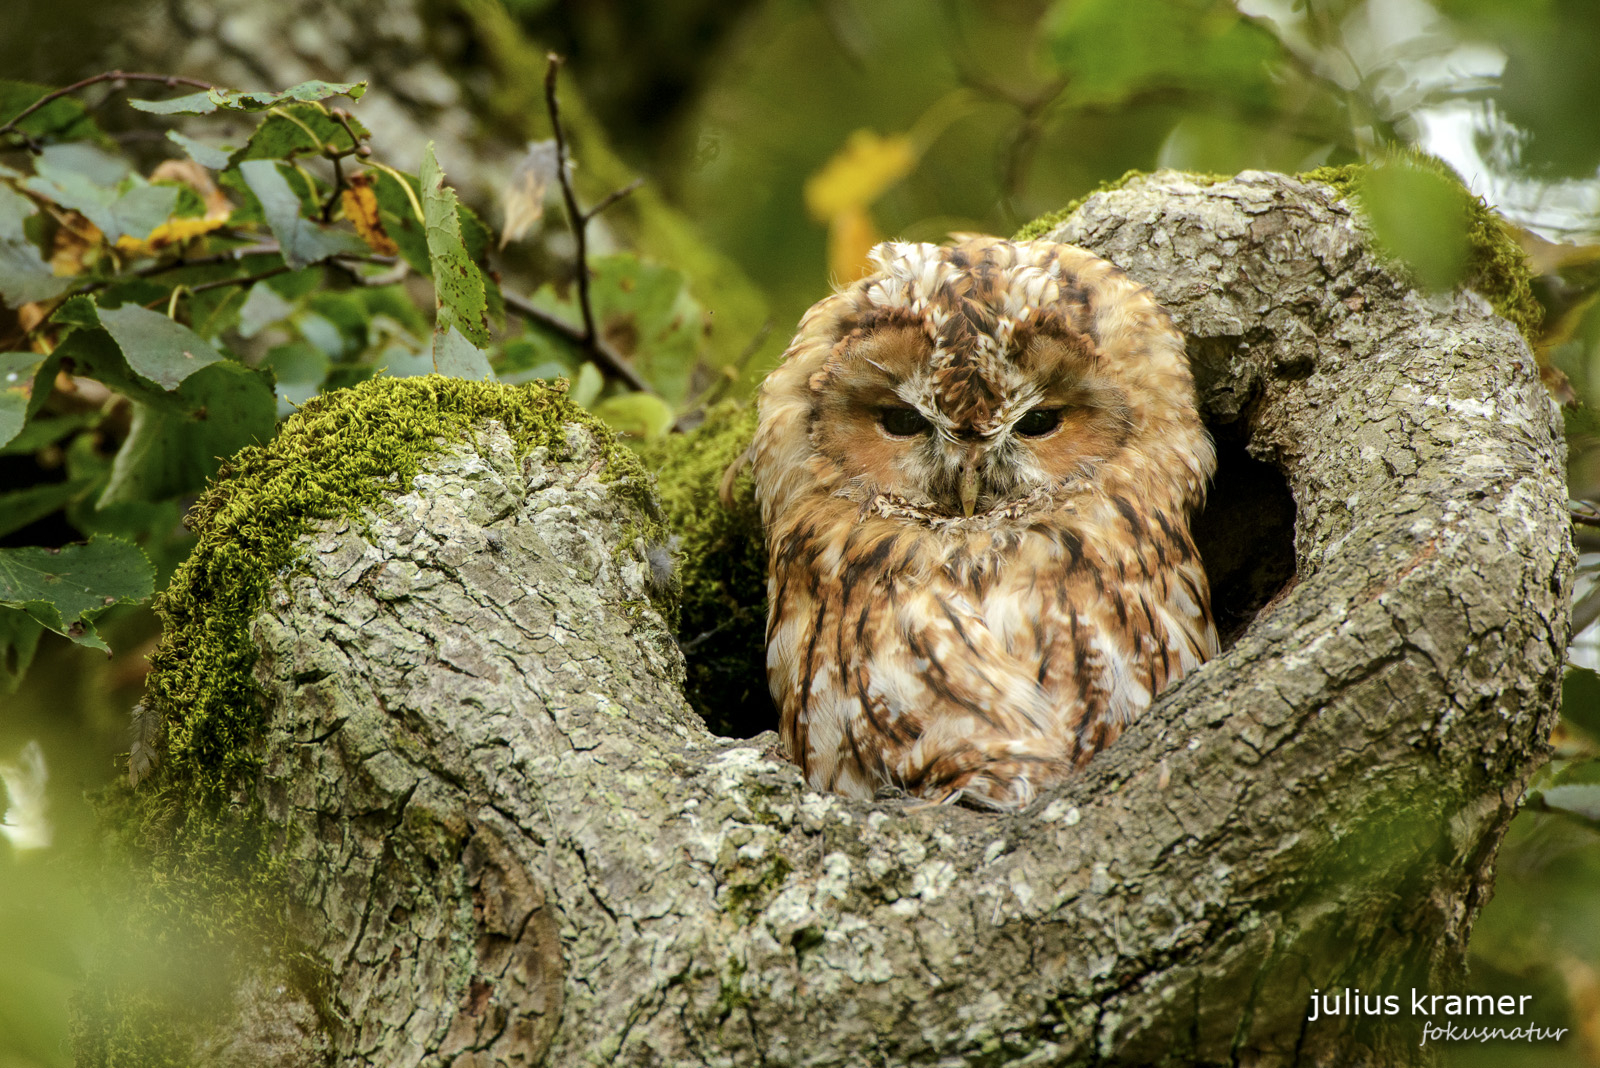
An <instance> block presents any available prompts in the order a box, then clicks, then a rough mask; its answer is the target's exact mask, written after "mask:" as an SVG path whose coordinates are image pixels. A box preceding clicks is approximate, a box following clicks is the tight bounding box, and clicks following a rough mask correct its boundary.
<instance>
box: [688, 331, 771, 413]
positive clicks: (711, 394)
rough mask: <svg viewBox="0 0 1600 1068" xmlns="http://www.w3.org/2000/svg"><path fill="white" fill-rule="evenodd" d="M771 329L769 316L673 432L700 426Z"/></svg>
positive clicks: (757, 350)
mask: <svg viewBox="0 0 1600 1068" xmlns="http://www.w3.org/2000/svg"><path fill="white" fill-rule="evenodd" d="M772 327H773V320H772V316H770V315H769V316H767V318H766V320H765V321H763V322H762V324H761V329H759V330H757V331H756V333H755V336H754V337H752V338H751V339H750V342H749V344H747V345H745V347H744V349H743V350H741V351H740V353H739V355H737V356H735V357H734V358H733V360H732V361H731V362H730V363H726V364H724V365H723V366H722V367H721V368H720V369H719V373H718V374H717V380H716V381H715V382H713V383H711V385H710V386H708V387H706V391H705V392H704V393H702V394H700V396H699V397H698V398H696V399H695V400H694V401H693V402H692V403H691V404H690V405H689V408H688V410H687V411H685V412H684V413H683V414H682V415H680V416H678V418H677V419H676V420H674V421H673V424H672V429H673V430H676V431H677V432H678V433H680V434H682V433H686V432H688V431H690V430H693V429H694V428H695V427H696V426H699V425H700V418H701V417H703V416H704V415H705V410H706V409H707V408H709V407H711V406H712V405H713V404H716V403H717V402H718V401H720V400H721V399H722V398H723V396H724V395H725V394H726V393H727V392H728V390H730V389H732V388H733V384H734V383H735V382H737V381H739V378H740V376H742V375H743V374H744V369H745V366H746V365H747V364H749V362H750V359H751V357H753V356H755V354H756V353H757V352H759V351H760V350H761V346H762V344H763V343H764V342H765V341H766V340H767V335H769V334H771V333H772Z"/></svg>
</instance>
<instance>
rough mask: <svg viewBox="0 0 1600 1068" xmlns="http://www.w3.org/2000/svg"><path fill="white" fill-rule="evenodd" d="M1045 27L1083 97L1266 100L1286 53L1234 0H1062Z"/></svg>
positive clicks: (1071, 85)
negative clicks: (1167, 93)
mask: <svg viewBox="0 0 1600 1068" xmlns="http://www.w3.org/2000/svg"><path fill="white" fill-rule="evenodd" d="M1040 32H1041V34H1042V35H1043V39H1044V42H1045V50H1046V54H1047V56H1048V58H1049V59H1051V60H1053V61H1054V63H1055V64H1056V66H1057V67H1058V68H1059V69H1060V70H1061V72H1062V73H1063V74H1064V75H1066V76H1067V77H1068V78H1069V82H1068V97H1069V99H1070V100H1071V101H1072V102H1073V103H1076V104H1080V105H1083V104H1097V105H1105V104H1114V103H1120V102H1123V101H1125V100H1127V99H1129V98H1130V97H1132V96H1134V95H1136V94H1138V93H1142V92H1150V91H1155V90H1174V89H1176V90H1180V91H1189V92H1201V93H1209V94H1215V95H1221V96H1226V97H1229V98H1231V99H1233V100H1236V101H1238V102H1239V103H1241V104H1243V105H1245V106H1247V107H1264V106H1266V105H1268V104H1270V103H1271V101H1272V99H1273V97H1274V95H1275V90H1274V87H1273V81H1272V74H1273V66H1274V65H1275V64H1277V63H1280V62H1281V61H1282V60H1283V59H1284V51H1283V47H1282V45H1280V44H1279V43H1278V40H1277V38H1276V37H1274V36H1273V35H1272V34H1271V33H1270V32H1268V31H1267V30H1266V29H1264V28H1262V27H1260V26H1258V25H1256V24H1255V23H1253V22H1250V21H1249V20H1247V19H1245V18H1244V17H1243V16H1241V15H1240V14H1239V12H1238V10H1236V9H1235V8H1234V6H1233V4H1232V3H1230V2H1229V0H1132V2H1130V0H1057V2H1056V4H1055V5H1054V6H1053V7H1052V8H1051V9H1050V11H1049V12H1048V13H1047V14H1046V15H1045V17H1044V19H1043V21H1042V22H1041V24H1040Z"/></svg>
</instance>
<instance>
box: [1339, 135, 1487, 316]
mask: <svg viewBox="0 0 1600 1068" xmlns="http://www.w3.org/2000/svg"><path fill="white" fill-rule="evenodd" d="M1356 195H1357V197H1358V198H1359V200H1360V202H1361V207H1362V208H1363V210H1364V211H1365V212H1366V215H1367V218H1368V219H1369V220H1370V221H1371V223H1372V231H1373V234H1374V236H1376V238H1377V240H1378V245H1379V247H1380V248H1382V249H1383V250H1384V251H1385V252H1387V253H1388V254H1389V255H1391V256H1393V257H1394V258H1395V259H1398V260H1400V261H1401V262H1402V263H1404V264H1405V265H1406V266H1407V267H1409V268H1410V269H1411V270H1412V271H1413V272H1414V273H1415V274H1416V276H1417V281H1418V282H1419V283H1421V284H1422V285H1423V286H1426V287H1427V288H1429V289H1434V290H1440V289H1450V288H1452V287H1454V286H1455V285H1457V284H1458V283H1459V282H1460V281H1461V278H1462V275H1463V273H1464V272H1465V270H1466V266H1467V251H1468V249H1467V197H1468V196H1469V194H1468V193H1467V191H1466V190H1465V189H1463V188H1462V187H1461V186H1460V184H1458V183H1457V182H1455V181H1453V180H1452V179H1450V178H1448V177H1446V176H1445V175H1443V174H1441V173H1439V172H1438V171H1435V170H1433V169H1431V168H1428V167H1421V166H1418V165H1416V164H1415V163H1411V162H1408V161H1405V160H1391V161H1389V162H1388V163H1385V164H1383V165H1382V166H1376V167H1371V168H1368V169H1367V170H1366V171H1364V172H1363V173H1362V177H1361V181H1360V184H1359V186H1358V187H1357V191H1356Z"/></svg>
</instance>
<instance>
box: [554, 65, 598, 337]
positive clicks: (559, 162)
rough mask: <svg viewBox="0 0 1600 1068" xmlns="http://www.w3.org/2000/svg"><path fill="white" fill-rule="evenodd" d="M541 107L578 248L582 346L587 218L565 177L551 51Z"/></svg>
mask: <svg viewBox="0 0 1600 1068" xmlns="http://www.w3.org/2000/svg"><path fill="white" fill-rule="evenodd" d="M545 59H546V61H547V65H546V67H545V69H544V106H545V108H546V110H548V111H549V112H550V128H551V130H552V131H553V132H554V135H555V139H556V180H557V181H559V182H560V183H561V200H562V202H563V203H564V204H566V207H567V226H568V228H569V229H570V230H571V231H572V240H573V241H574V242H575V243H576V245H577V254H576V255H577V260H578V310H579V312H580V313H582V315H583V344H584V345H588V344H590V343H591V342H592V341H593V340H594V338H595V329H594V308H593V307H592V306H591V305H590V303H589V248H588V240H587V236H586V234H585V231H586V230H588V226H587V225H586V224H587V223H588V221H589V220H588V219H587V218H585V216H584V214H583V212H582V211H580V210H579V209H578V195H577V193H575V192H573V189H572V179H571V177H569V176H568V174H567V135H566V133H565V132H564V131H563V130H562V129H561V105H560V104H559V103H557V101H556V75H557V74H558V73H559V72H560V70H561V62H562V61H561V57H560V56H558V55H556V54H555V53H554V52H551V53H549V54H548V55H547V56H545Z"/></svg>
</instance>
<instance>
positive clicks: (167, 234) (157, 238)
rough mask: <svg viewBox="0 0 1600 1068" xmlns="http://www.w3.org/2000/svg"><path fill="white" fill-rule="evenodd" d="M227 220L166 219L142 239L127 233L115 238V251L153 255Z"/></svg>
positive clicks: (134, 254)
mask: <svg viewBox="0 0 1600 1068" xmlns="http://www.w3.org/2000/svg"><path fill="white" fill-rule="evenodd" d="M227 221H228V220H227V218H226V217H224V218H221V219H212V218H205V219H195V218H186V219H168V220H167V221H166V222H164V223H162V224H161V225H160V226H158V227H156V228H155V229H154V230H151V231H150V234H149V236H148V237H146V238H145V239H144V240H142V241H141V240H139V239H138V238H137V237H129V236H128V235H127V234H123V235H122V236H121V237H119V238H117V251H118V252H121V253H123V254H124V255H128V256H153V255H155V254H156V253H158V252H160V251H161V250H162V249H164V248H168V247H170V246H172V245H181V244H183V243H184V242H185V241H188V240H190V239H191V238H195V237H199V236H200V235H201V234H205V233H210V232H211V231H212V230H215V229H217V228H219V227H221V226H222V225H224V224H225V223H227Z"/></svg>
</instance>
